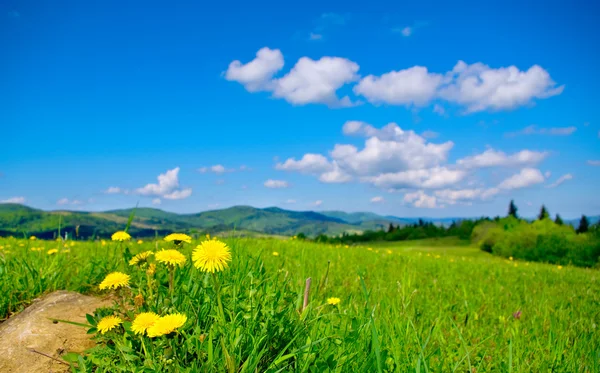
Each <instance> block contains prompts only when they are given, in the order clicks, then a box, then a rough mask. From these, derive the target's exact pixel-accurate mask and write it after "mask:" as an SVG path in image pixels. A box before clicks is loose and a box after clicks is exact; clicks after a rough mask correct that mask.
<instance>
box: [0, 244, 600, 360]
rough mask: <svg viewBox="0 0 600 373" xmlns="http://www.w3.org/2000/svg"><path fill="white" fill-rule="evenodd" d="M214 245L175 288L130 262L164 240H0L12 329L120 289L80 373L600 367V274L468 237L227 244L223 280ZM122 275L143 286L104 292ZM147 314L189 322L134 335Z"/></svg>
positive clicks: (178, 272) (0, 311)
mask: <svg viewBox="0 0 600 373" xmlns="http://www.w3.org/2000/svg"><path fill="white" fill-rule="evenodd" d="M203 239H204V238H203ZM200 241H201V240H194V241H193V243H192V244H187V243H184V244H183V246H182V247H180V248H179V250H180V251H181V252H182V253H183V254H184V255H185V256H186V257H187V262H186V263H185V265H183V266H182V267H177V268H176V269H175V270H174V284H173V292H170V290H169V273H170V271H169V268H167V267H166V266H164V265H162V264H160V263H157V264H156V272H155V273H151V274H148V273H147V272H146V270H145V269H144V268H138V267H136V266H130V265H128V264H127V263H126V261H125V259H127V258H128V257H127V251H130V252H131V253H132V254H135V253H138V252H142V251H145V250H152V251H157V250H160V249H161V248H173V245H172V244H170V243H166V242H164V241H145V242H141V243H137V242H135V241H131V242H128V243H123V244H121V243H116V242H110V241H105V242H103V241H96V242H75V241H69V242H66V243H63V242H54V241H39V240H23V239H21V240H17V239H14V238H7V239H0V319H5V318H7V317H9V316H10V315H11V314H13V313H15V312H19V311H21V310H22V309H23V308H24V307H26V306H27V304H28V303H29V302H30V301H31V300H32V299H33V298H35V297H37V296H39V295H41V294H43V293H46V292H50V291H53V290H58V289H68V290H75V291H79V292H82V293H88V294H89V293H91V294H111V295H112V296H113V297H115V299H116V304H115V306H114V307H113V308H111V309H101V310H98V311H97V313H96V315H95V316H94V318H93V319H92V318H90V324H91V325H92V326H93V325H94V324H95V323H97V321H98V319H100V318H101V317H102V316H107V315H109V314H110V315H113V314H114V315H117V316H119V317H120V318H121V319H122V320H123V321H124V322H123V324H122V325H121V326H119V327H117V328H115V329H113V330H111V331H109V332H107V333H106V334H100V333H97V335H96V337H95V338H96V339H97V341H98V346H97V347H95V348H94V349H93V350H92V351H90V353H89V354H87V355H86V356H84V357H81V358H79V359H76V358H75V359H74V358H73V356H65V358H66V359H67V360H73V361H74V363H73V370H74V371H94V370H95V371H98V372H118V371H127V372H155V371H159V372H161V371H165V372H221V371H224V372H327V371H330V372H409V371H415V372H599V371H600V332H599V328H600V272H599V271H598V270H596V269H583V268H575V267H568V266H565V267H560V266H551V265H546V264H539V263H528V262H517V261H511V260H505V259H501V258H497V257H492V256H491V255H488V254H486V253H483V252H481V251H480V250H478V249H476V248H474V247H471V246H469V245H468V244H465V243H464V242H461V241H458V240H454V239H442V240H423V241H412V242H410V241H407V242H394V243H381V244H372V245H371V246H351V247H345V246H330V245H321V244H315V243H308V242H303V241H298V240H281V239H270V238H227V239H225V240H224V241H225V242H226V243H227V244H228V245H229V247H230V248H231V252H232V262H231V263H230V265H229V267H228V268H227V269H225V270H223V271H221V272H219V273H218V275H217V276H215V277H213V276H211V275H210V274H207V273H204V272H201V271H200V270H198V269H197V268H195V267H194V266H193V265H192V261H191V253H192V251H193V249H194V248H195V247H196V245H197V244H198V243H199V242H200ZM52 249H58V252H56V253H53V254H49V250H52ZM124 256H125V259H124ZM152 261H153V259H151V262H152ZM113 271H121V272H124V273H127V274H129V275H130V276H131V281H130V286H129V287H128V288H126V289H124V290H119V291H112V292H111V291H100V290H99V288H98V284H100V282H102V280H103V279H104V278H105V276H106V275H107V274H108V273H110V272H113ZM309 277H310V278H311V279H312V286H311V291H310V298H309V299H310V302H309V304H308V307H307V308H306V309H305V310H304V311H302V312H301V311H299V310H300V309H301V308H302V303H303V293H304V286H305V280H306V279H307V278H309ZM136 295H141V297H138V298H137V299H136V300H135V302H134V297H135V296H136ZM331 297H337V298H340V300H341V301H340V303H339V304H337V305H330V304H328V302H327V300H328V298H331ZM219 300H221V301H222V307H219ZM145 311H152V312H156V313H157V314H158V315H164V314H168V313H173V312H178V313H182V314H184V315H186V316H187V321H186V323H185V324H184V325H183V326H182V327H181V328H179V329H178V331H177V333H171V334H170V335H168V336H161V337H156V338H149V337H147V336H140V335H138V334H134V333H133V332H132V331H131V324H130V322H131V321H132V320H133V318H134V317H135V315H136V314H138V313H139V312H145ZM93 330H94V329H93Z"/></svg>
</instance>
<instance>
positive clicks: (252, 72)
mask: <svg viewBox="0 0 600 373" xmlns="http://www.w3.org/2000/svg"><path fill="white" fill-rule="evenodd" d="M397 31H399V32H401V33H402V34H403V35H404V36H410V35H411V34H412V32H413V31H414V28H411V27H405V28H403V29H398V30H397ZM321 37H322V35H321V34H319V33H313V34H311V36H310V38H311V39H312V40H317V39H320V38H321ZM283 65H284V60H283V55H282V53H281V51H280V50H278V49H269V48H266V47H265V48H262V49H260V50H259V51H258V52H257V53H256V58H255V59H254V60H252V61H250V62H248V63H246V64H242V62H240V61H238V60H236V61H233V62H231V63H230V64H229V68H228V69H227V71H226V73H225V78H226V79H227V80H230V81H236V82H239V83H241V84H243V85H244V86H245V87H246V89H247V90H248V91H250V92H255V91H261V90H263V91H270V92H272V93H273V96H274V97H278V98H283V99H285V100H286V101H288V102H290V103H292V104H294V105H305V104H309V103H320V104H326V105H329V106H334V107H343V106H352V105H353V102H352V100H351V98H349V97H348V96H345V97H343V98H341V99H340V98H338V96H337V93H336V92H337V90H338V89H339V88H341V87H342V86H344V85H345V84H348V83H352V82H355V81H358V83H357V84H356V85H355V86H354V87H353V91H354V93H355V94H356V95H358V96H363V97H365V98H366V99H367V100H368V101H369V102H371V103H373V104H389V105H404V106H408V107H411V106H416V107H420V106H425V105H428V104H430V103H431V102H432V101H434V100H436V101H446V102H449V103H452V104H458V105H461V106H463V107H465V109H466V110H465V111H466V113H473V112H478V111H484V110H489V111H499V110H511V109H515V108H517V107H520V106H527V105H531V104H533V103H534V102H535V100H538V99H544V98H548V97H551V96H555V95H558V94H561V93H562V91H563V89H564V86H557V84H556V83H555V82H554V81H553V80H552V78H551V77H550V74H549V73H548V72H547V71H546V70H545V69H544V68H542V67H541V66H538V65H533V66H531V67H530V68H529V69H527V70H524V71H522V70H519V68H517V67H516V66H508V67H500V68H492V67H490V66H488V65H485V64H483V63H480V62H478V63H474V64H471V65H468V64H467V63H465V62H464V61H458V63H457V64H456V65H455V66H454V68H453V69H452V70H450V71H447V72H444V73H434V72H430V71H429V70H428V69H427V67H424V66H413V67H408V68H406V69H401V70H396V71H390V72H388V73H384V74H382V75H380V76H375V75H367V76H366V77H364V78H362V79H360V77H359V75H358V70H359V65H358V64H357V63H356V62H353V61H350V60H348V59H346V58H342V57H322V58H320V59H318V60H313V59H311V58H308V57H301V58H300V59H299V60H298V62H297V63H296V64H295V66H294V67H293V68H292V69H291V70H290V71H289V72H288V73H287V74H286V75H285V76H283V77H282V78H278V79H277V78H274V76H275V74H276V73H277V72H278V71H280V70H281V69H282V68H283ZM359 79H360V80H359ZM434 112H436V113H438V114H440V115H445V114H444V113H445V109H444V108H443V107H442V106H441V105H440V104H435V106H434ZM559 132H560V131H559ZM557 134H558V133H557Z"/></svg>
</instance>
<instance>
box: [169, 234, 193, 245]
mask: <svg viewBox="0 0 600 373" xmlns="http://www.w3.org/2000/svg"><path fill="white" fill-rule="evenodd" d="M165 241H167V242H173V243H174V244H175V245H181V243H182V242H187V243H192V237H190V236H188V235H187V234H183V233H171V234H170V235H168V236H167V237H165Z"/></svg>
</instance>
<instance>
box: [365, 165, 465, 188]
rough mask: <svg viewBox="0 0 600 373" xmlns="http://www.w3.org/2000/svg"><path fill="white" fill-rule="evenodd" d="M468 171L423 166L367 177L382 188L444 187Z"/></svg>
mask: <svg viewBox="0 0 600 373" xmlns="http://www.w3.org/2000/svg"><path fill="white" fill-rule="evenodd" d="M466 175H467V172H466V171H464V170H452V169H448V168H446V167H434V168H423V169H417V170H407V171H401V172H395V173H383V174H380V175H377V176H372V177H367V178H365V180H366V181H368V182H370V183H372V184H374V185H375V186H378V187H381V188H392V189H403V188H443V187H446V186H449V185H454V184H456V183H458V182H459V181H461V180H462V179H463V178H464V177H465V176H466Z"/></svg>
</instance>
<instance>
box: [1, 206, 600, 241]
mask: <svg viewBox="0 0 600 373" xmlns="http://www.w3.org/2000/svg"><path fill="white" fill-rule="evenodd" d="M134 210H135V211H134ZM132 212H134V214H135V218H134V219H133V221H132V224H131V227H130V230H129V232H130V233H131V234H132V235H133V236H134V237H149V236H154V235H156V234H158V235H164V234H168V233H171V232H198V233H211V234H222V233H225V232H231V231H233V230H235V231H236V232H237V233H239V234H244V235H260V234H268V235H282V236H291V235H295V234H299V233H304V234H305V235H307V236H316V235H319V234H327V235H330V236H331V235H339V234H342V233H344V232H347V233H356V232H363V231H365V230H378V229H385V228H387V227H388V226H389V224H390V223H392V224H394V225H406V224H412V223H415V222H417V221H418V220H419V218H400V217H396V216H389V215H388V216H382V215H378V214H375V213H371V212H354V213H347V212H343V211H322V212H315V211H291V210H284V209H281V208H278V207H268V208H262V209H261V208H255V207H251V206H233V207H229V208H226V209H222V210H212V211H205V212H200V213H196V214H176V213H173V212H167V211H163V210H160V209H154V208H136V209H122V210H110V211H104V212H85V211H64V210H60V211H44V210H39V209H34V208H31V207H28V206H24V205H20V204H10V203H7V204H0V235H35V236H37V237H40V238H53V237H55V236H56V234H57V232H58V231H59V229H60V231H61V233H64V232H67V233H69V235H73V234H75V235H78V236H79V237H81V238H89V237H92V236H96V237H109V236H110V235H111V234H112V233H114V232H116V231H118V230H122V229H123V228H124V227H125V225H126V224H127V220H128V218H129V216H130V215H131V214H132ZM463 219H464V218H438V219H436V218H423V220H424V221H428V222H433V223H435V224H440V225H448V224H451V222H452V221H460V220H463ZM590 220H591V222H592V223H593V222H595V221H597V220H598V217H597V216H596V217H592V218H590ZM568 222H569V223H571V224H576V223H577V220H573V221H568Z"/></svg>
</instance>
